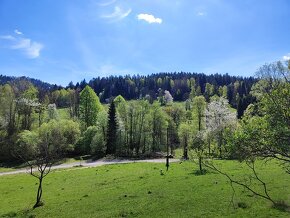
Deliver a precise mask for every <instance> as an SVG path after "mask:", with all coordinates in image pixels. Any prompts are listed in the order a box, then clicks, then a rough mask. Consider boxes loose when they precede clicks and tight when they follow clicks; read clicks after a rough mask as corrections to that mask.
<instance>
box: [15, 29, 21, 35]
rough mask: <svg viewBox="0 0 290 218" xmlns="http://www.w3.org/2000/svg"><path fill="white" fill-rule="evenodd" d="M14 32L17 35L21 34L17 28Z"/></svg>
mask: <svg viewBox="0 0 290 218" xmlns="http://www.w3.org/2000/svg"><path fill="white" fill-rule="evenodd" d="M14 33H16V34H17V35H23V33H22V32H20V31H19V30H17V29H16V30H14Z"/></svg>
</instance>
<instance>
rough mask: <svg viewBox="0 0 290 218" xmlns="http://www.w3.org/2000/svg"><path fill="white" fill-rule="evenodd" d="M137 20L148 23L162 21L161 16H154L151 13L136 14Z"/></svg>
mask: <svg viewBox="0 0 290 218" xmlns="http://www.w3.org/2000/svg"><path fill="white" fill-rule="evenodd" d="M137 18H138V20H144V21H146V22H148V23H158V24H161V23H162V19H161V18H157V17H154V16H153V15H152V14H138V15H137Z"/></svg>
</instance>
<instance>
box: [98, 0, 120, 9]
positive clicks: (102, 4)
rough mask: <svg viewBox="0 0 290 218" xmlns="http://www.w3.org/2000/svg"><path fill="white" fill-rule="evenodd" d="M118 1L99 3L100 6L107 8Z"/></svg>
mask: <svg viewBox="0 0 290 218" xmlns="http://www.w3.org/2000/svg"><path fill="white" fill-rule="evenodd" d="M116 1H117V0H111V1H106V2H100V3H98V5H99V6H102V7H105V6H108V5H111V4H114V3H115V2H116Z"/></svg>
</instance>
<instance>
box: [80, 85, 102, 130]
mask: <svg viewBox="0 0 290 218" xmlns="http://www.w3.org/2000/svg"><path fill="white" fill-rule="evenodd" d="M101 110H103V108H102V105H101V103H100V100H99V97H98V96H97V95H96V93H95V92H94V90H93V89H92V88H91V87H89V86H86V87H85V88H84V89H83V90H82V91H81V93H80V120H81V121H82V122H83V123H84V125H85V128H87V127H89V126H93V125H95V123H96V119H97V115H98V112H100V111H101Z"/></svg>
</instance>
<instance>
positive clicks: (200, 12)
mask: <svg viewBox="0 0 290 218" xmlns="http://www.w3.org/2000/svg"><path fill="white" fill-rule="evenodd" d="M196 15H197V16H205V15H206V13H205V12H203V11H199V12H197V13H196Z"/></svg>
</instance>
